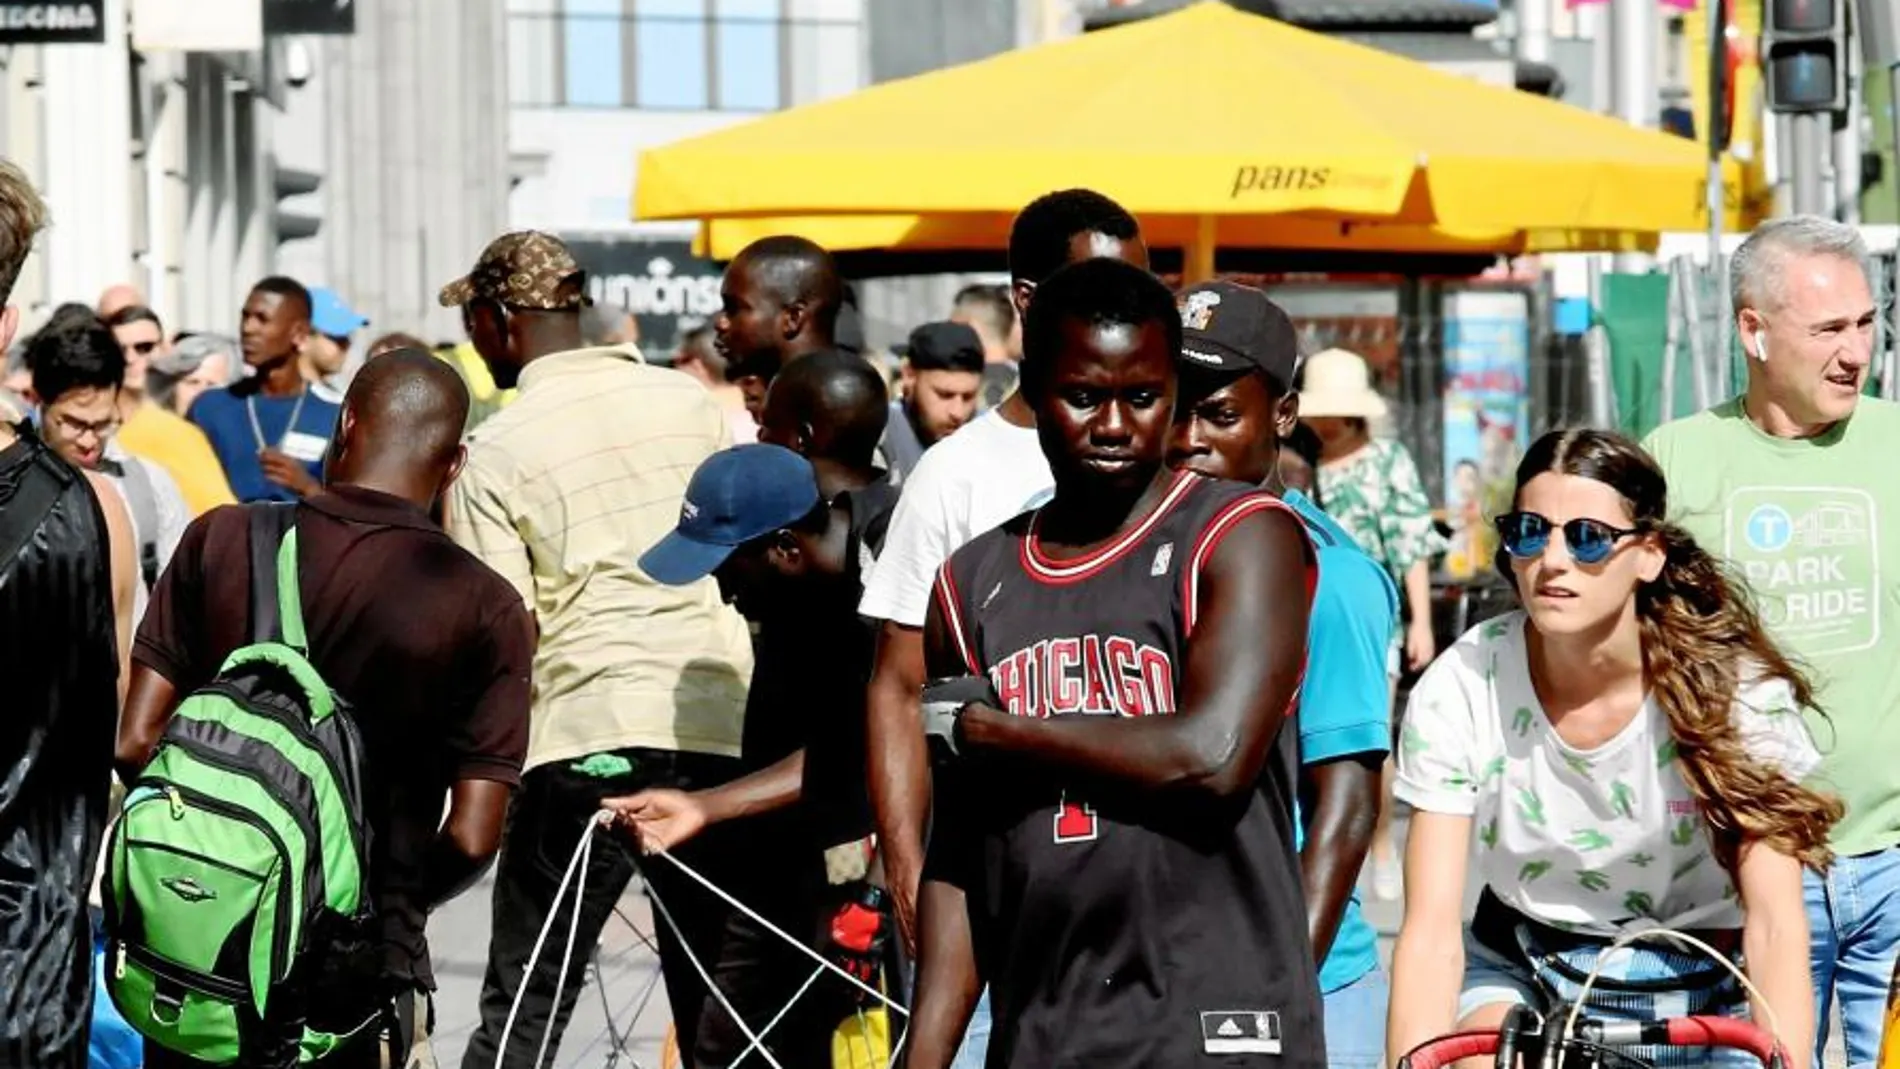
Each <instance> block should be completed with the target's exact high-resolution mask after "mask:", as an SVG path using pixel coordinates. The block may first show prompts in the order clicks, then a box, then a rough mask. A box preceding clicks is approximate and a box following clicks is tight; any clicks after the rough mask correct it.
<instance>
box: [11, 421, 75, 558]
mask: <svg viewBox="0 0 1900 1069" xmlns="http://www.w3.org/2000/svg"><path fill="white" fill-rule="evenodd" d="M25 433H30V432H25ZM33 449H34V454H33V460H32V462H31V465H30V467H29V468H28V469H27V470H26V471H25V472H24V473H22V475H21V479H20V488H19V489H18V490H17V491H15V493H14V495H13V500H11V501H9V502H7V507H6V509H5V511H4V512H0V576H4V575H5V574H6V573H7V571H8V570H9V569H11V568H12V566H13V559H14V558H15V557H18V556H19V555H20V551H21V550H23V549H25V548H26V545H27V543H28V542H31V541H32V540H33V535H34V533H35V532H37V531H38V530H39V529H40V524H42V523H44V522H45V521H46V517H47V516H48V515H49V514H51V513H52V511H53V508H54V506H56V505H58V504H59V495H60V494H62V493H64V492H65V491H66V487H68V486H70V485H72V481H73V479H74V478H75V474H74V473H73V471H72V470H71V469H69V468H67V467H65V466H64V465H62V464H60V463H59V462H58V461H57V460H55V459H53V455H52V451H51V450H49V449H47V448H46V446H45V445H43V444H41V443H39V442H37V441H35V442H34V444H33Z"/></svg>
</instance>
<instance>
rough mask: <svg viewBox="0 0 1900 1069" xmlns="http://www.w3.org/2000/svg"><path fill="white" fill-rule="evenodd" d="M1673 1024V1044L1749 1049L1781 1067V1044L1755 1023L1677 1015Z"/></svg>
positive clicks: (1770, 1063) (1679, 1045)
mask: <svg viewBox="0 0 1900 1069" xmlns="http://www.w3.org/2000/svg"><path fill="white" fill-rule="evenodd" d="M1667 1024H1668V1026H1669V1045H1670V1046H1672V1047H1730V1048H1733V1049H1735V1050H1740V1051H1747V1052H1748V1053H1750V1054H1753V1055H1754V1056H1755V1057H1756V1058H1758V1059H1760V1061H1761V1063H1762V1064H1763V1065H1766V1066H1778V1065H1780V1064H1782V1062H1783V1061H1784V1059H1783V1058H1782V1057H1781V1044H1779V1043H1776V1042H1775V1037H1774V1036H1772V1035H1770V1034H1768V1032H1767V1031H1766V1030H1764V1029H1761V1028H1757V1027H1756V1026H1755V1025H1754V1023H1753V1022H1750V1021H1744V1020H1741V1019H1739V1018H1735V1017H1673V1018H1670V1020H1669V1021H1668V1022H1667Z"/></svg>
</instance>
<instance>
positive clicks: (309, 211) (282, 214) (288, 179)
mask: <svg viewBox="0 0 1900 1069" xmlns="http://www.w3.org/2000/svg"><path fill="white" fill-rule="evenodd" d="M272 175H273V186H274V191H275V193H276V195H277V205H276V208H277V211H276V229H277V240H278V241H279V242H280V243H281V242H285V241H295V240H296V239H298V238H311V237H316V236H317V231H319V230H321V229H323V202H322V201H321V200H318V199H314V198H313V199H312V200H310V201H306V202H305V204H304V205H296V204H286V203H285V202H286V201H289V200H294V199H295V198H298V197H304V196H308V195H310V194H312V193H315V192H317V191H318V190H319V189H321V188H323V176H322V175H321V174H318V173H317V172H315V171H303V170H298V169H296V168H294V167H284V166H274V167H273V171H272Z"/></svg>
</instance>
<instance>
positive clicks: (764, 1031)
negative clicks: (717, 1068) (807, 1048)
mask: <svg viewBox="0 0 1900 1069" xmlns="http://www.w3.org/2000/svg"><path fill="white" fill-rule="evenodd" d="M823 975H825V970H823V969H813V970H812V971H811V975H810V976H809V977H806V979H805V982H804V983H803V984H801V985H800V986H799V988H798V990H797V991H794V992H792V997H791V999H790V1001H788V1002H786V1003H785V1008H784V1009H782V1010H780V1011H778V1013H777V1015H775V1016H774V1017H773V1018H772V1019H771V1020H769V1021H767V1022H765V1027H764V1028H761V1029H759V1038H757V1039H755V1040H753V1041H752V1045H751V1046H749V1047H747V1048H746V1049H744V1050H742V1051H740V1052H739V1056H738V1057H737V1058H734V1059H733V1060H732V1065H730V1066H728V1067H727V1069H736V1067H737V1066H738V1065H739V1063H740V1062H743V1061H745V1060H746V1059H747V1058H749V1057H751V1055H752V1052H753V1051H755V1050H758V1049H759V1045H760V1044H762V1043H764V1042H765V1037H766V1036H769V1035H771V1034H772V1029H774V1028H777V1027H778V1023H779V1022H780V1021H783V1020H784V1019H785V1015H786V1014H788V1013H790V1012H792V1007H793V1006H796V1005H798V1000H799V999H801V998H804V997H805V992H807V991H810V990H811V985H813V984H815V983H817V982H818V978H819V977H820V976H823Z"/></svg>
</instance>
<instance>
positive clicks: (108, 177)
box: [41, 0, 135, 304]
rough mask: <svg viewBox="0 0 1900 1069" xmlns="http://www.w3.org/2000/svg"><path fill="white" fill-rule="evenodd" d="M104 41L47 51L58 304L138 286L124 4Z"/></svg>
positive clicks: (50, 236) (49, 198)
mask: <svg viewBox="0 0 1900 1069" xmlns="http://www.w3.org/2000/svg"><path fill="white" fill-rule="evenodd" d="M105 25H106V37H105V43H104V44H100V45H84V46H79V45H61V46H57V47H49V48H46V49H44V51H43V59H42V70H43V72H44V75H45V78H44V86H45V88H44V94H45V95H44V100H45V117H46V133H45V170H44V172H43V174H42V176H41V177H43V178H44V186H43V187H42V189H43V192H44V194H45V196H46V202H47V207H48V208H50V209H51V211H52V214H53V219H54V220H55V225H54V226H53V227H52V229H51V230H49V231H48V233H47V237H46V238H45V241H44V245H43V246H42V247H43V250H44V253H45V261H46V270H47V281H48V286H49V289H50V291H51V293H53V294H55V295H56V296H55V297H54V299H55V300H57V301H63V300H78V301H85V302H87V303H88V304H90V303H91V302H92V301H93V300H94V298H96V297H98V295H99V292H100V291H101V290H103V289H105V287H107V286H110V285H112V284H114V283H116V282H126V281H132V280H133V278H134V275H133V269H134V265H133V262H132V249H133V240H132V225H133V220H132V213H131V197H130V193H131V188H132V182H133V181H134V178H135V174H134V169H133V163H132V158H131V152H130V146H131V141H132V129H131V53H130V51H129V50H128V48H129V42H128V40H127V34H126V27H125V3H124V0H107V3H106V5H105Z"/></svg>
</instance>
